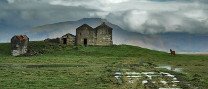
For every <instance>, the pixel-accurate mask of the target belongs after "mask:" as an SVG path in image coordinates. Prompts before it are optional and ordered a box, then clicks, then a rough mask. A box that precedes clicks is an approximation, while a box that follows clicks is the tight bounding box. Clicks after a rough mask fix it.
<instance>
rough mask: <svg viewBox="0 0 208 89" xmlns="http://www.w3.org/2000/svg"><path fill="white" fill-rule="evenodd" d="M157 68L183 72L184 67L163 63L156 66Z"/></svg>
mask: <svg viewBox="0 0 208 89" xmlns="http://www.w3.org/2000/svg"><path fill="white" fill-rule="evenodd" d="M155 68H160V69H167V70H171V71H175V72H182V70H183V68H174V67H172V66H170V65H163V66H159V67H155Z"/></svg>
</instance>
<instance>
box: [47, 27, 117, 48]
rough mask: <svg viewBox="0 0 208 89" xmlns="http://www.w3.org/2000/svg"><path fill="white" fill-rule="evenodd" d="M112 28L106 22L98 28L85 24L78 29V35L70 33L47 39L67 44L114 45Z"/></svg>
mask: <svg viewBox="0 0 208 89" xmlns="http://www.w3.org/2000/svg"><path fill="white" fill-rule="evenodd" d="M112 30H113V29H112V28H111V27H109V26H107V25H106V24H105V23H102V24H101V25H100V26H98V27H96V28H92V27H91V26H89V25H87V24H83V25H82V26H80V27H78V28H77V29H76V36H74V35H72V34H70V33H68V34H66V35H64V36H62V37H60V38H55V39H46V40H45V41H47V42H53V43H60V44H66V45H85V46H86V45H112V44H113V41H112Z"/></svg>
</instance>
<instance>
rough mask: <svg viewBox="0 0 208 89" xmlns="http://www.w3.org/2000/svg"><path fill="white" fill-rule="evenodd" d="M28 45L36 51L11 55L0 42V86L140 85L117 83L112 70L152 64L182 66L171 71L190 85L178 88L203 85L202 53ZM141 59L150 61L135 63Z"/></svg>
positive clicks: (87, 88)
mask: <svg viewBox="0 0 208 89" xmlns="http://www.w3.org/2000/svg"><path fill="white" fill-rule="evenodd" d="M29 48H30V49H31V50H32V51H34V52H37V55H34V56H20V57H13V56H11V55H10V51H11V50H10V44H9V43H2V44H0V88H1V89H23V88H27V89H47V88H48V89H143V87H141V86H130V85H129V84H127V83H124V82H123V83H121V84H119V83H118V82H117V81H116V79H115V77H114V73H115V72H116V71H118V70H122V71H123V70H124V69H130V70H133V71H141V70H142V71H158V70H155V69H153V68H152V67H151V65H154V66H158V65H170V66H173V67H179V68H183V72H180V73H176V72H172V71H170V72H171V73H174V74H176V75H177V78H179V79H180V80H181V81H183V82H186V83H189V84H190V85H191V86H192V87H186V86H183V85H181V88H183V89H186V88H187V89H191V88H193V89H194V88H198V89H207V88H208V70H207V68H208V56H206V55H176V56H170V55H169V54H168V53H165V52H159V51H154V50H149V49H144V48H140V47H135V46H129V45H113V46H88V47H82V46H79V47H69V46H65V45H59V44H52V43H44V42H30V47H29ZM141 62H143V63H149V64H151V65H147V66H145V67H139V66H137V65H136V64H139V63H141ZM161 71H162V70H161ZM163 71H168V70H163Z"/></svg>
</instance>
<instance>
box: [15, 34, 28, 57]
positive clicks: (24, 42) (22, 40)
mask: <svg viewBox="0 0 208 89" xmlns="http://www.w3.org/2000/svg"><path fill="white" fill-rule="evenodd" d="M28 43H29V38H28V37H27V36H26V35H15V36H13V37H12V39H11V51H12V55H13V56H18V55H22V54H25V53H27V47H28Z"/></svg>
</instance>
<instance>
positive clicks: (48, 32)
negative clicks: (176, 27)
mask: <svg viewBox="0 0 208 89" xmlns="http://www.w3.org/2000/svg"><path fill="white" fill-rule="evenodd" d="M102 22H106V24H107V25H109V26H110V27H112V28H113V29H114V30H113V41H114V44H128V45H134V46H140V47H144V48H150V49H154V50H161V51H166V52H168V51H169V49H173V50H176V51H177V52H185V53H195V52H208V46H207V45H208V41H207V39H208V36H206V35H193V34H188V33H161V34H140V33H137V32H130V31H127V30H124V29H122V28H120V27H119V26H117V25H115V24H112V23H110V22H108V21H107V20H105V19H101V18H83V19H81V20H78V21H67V22H60V23H54V24H47V25H43V26H38V27H34V28H33V29H32V30H30V31H29V32H28V33H27V34H28V35H29V37H30V39H31V40H43V39H46V38H56V37H60V36H62V35H64V34H66V33H72V34H75V32H76V28H77V27H79V26H81V25H82V24H85V23H86V24H89V25H90V26H92V27H96V26H98V25H100V24H101V23H102Z"/></svg>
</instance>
